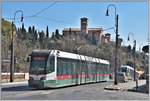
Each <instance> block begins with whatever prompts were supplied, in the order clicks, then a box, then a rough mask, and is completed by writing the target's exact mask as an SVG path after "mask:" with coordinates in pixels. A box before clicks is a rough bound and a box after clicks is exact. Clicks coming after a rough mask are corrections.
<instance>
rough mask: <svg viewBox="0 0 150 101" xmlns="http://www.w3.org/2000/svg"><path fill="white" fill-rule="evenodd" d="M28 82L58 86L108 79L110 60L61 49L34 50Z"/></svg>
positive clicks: (31, 85) (51, 86)
mask: <svg viewBox="0 0 150 101" xmlns="http://www.w3.org/2000/svg"><path fill="white" fill-rule="evenodd" d="M30 56H31V59H30V69H29V80H28V84H29V86H30V87H34V88H57V87H63V86H69V85H80V84H85V83H91V82H100V81H108V80H109V77H110V75H111V73H110V64H109V61H107V60H102V59H98V58H93V57H88V56H84V55H79V54H74V53H68V52H63V51H59V50H33V51H32V53H31V55H30Z"/></svg>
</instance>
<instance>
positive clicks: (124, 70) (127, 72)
mask: <svg viewBox="0 0 150 101" xmlns="http://www.w3.org/2000/svg"><path fill="white" fill-rule="evenodd" d="M118 71H119V72H118V79H119V81H120V82H121V81H123V82H127V81H128V80H134V68H133V67H131V66H128V65H122V66H121V67H120V68H119V70H118ZM135 76H136V78H137V79H138V78H139V73H138V72H137V71H135Z"/></svg>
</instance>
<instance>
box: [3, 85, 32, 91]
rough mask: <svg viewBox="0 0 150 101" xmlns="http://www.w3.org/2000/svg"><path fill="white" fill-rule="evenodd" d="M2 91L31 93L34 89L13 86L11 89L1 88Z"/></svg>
mask: <svg viewBox="0 0 150 101" xmlns="http://www.w3.org/2000/svg"><path fill="white" fill-rule="evenodd" d="M1 90H2V91H32V90H34V89H32V88H29V87H28V86H13V87H4V88H1Z"/></svg>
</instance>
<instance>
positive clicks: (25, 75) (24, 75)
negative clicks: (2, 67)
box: [1, 73, 29, 80]
mask: <svg viewBox="0 0 150 101" xmlns="http://www.w3.org/2000/svg"><path fill="white" fill-rule="evenodd" d="M1 79H2V80H4V79H10V73H1ZM14 79H25V80H28V79H29V73H14Z"/></svg>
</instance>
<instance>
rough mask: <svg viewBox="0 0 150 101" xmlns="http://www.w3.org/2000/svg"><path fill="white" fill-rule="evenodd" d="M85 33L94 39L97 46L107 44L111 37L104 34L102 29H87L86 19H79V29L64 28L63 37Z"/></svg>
mask: <svg viewBox="0 0 150 101" xmlns="http://www.w3.org/2000/svg"><path fill="white" fill-rule="evenodd" d="M83 33H86V34H88V35H90V36H91V37H93V36H94V37H95V40H96V42H97V44H98V45H103V44H107V43H109V42H110V37H111V35H110V34H109V33H104V31H103V29H102V28H88V18H86V17H84V18H81V26H80V28H64V30H63V35H69V34H83Z"/></svg>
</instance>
